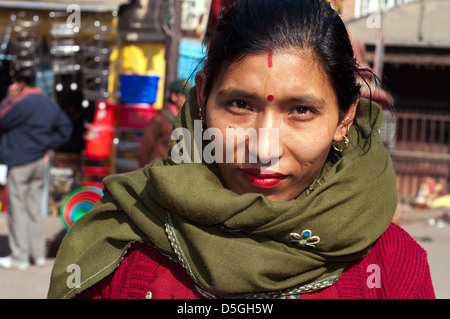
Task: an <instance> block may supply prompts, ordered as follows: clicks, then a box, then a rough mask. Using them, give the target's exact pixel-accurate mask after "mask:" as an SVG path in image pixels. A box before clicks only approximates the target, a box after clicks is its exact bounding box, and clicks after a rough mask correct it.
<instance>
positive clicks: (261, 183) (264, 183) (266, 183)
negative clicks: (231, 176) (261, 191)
mask: <svg viewBox="0 0 450 319" xmlns="http://www.w3.org/2000/svg"><path fill="white" fill-rule="evenodd" d="M240 172H241V174H242V176H244V177H245V178H246V179H247V180H248V181H249V182H250V183H251V184H252V185H254V186H256V187H260V188H271V187H274V186H276V185H278V184H279V183H281V182H282V181H283V180H284V179H286V178H287V176H286V175H283V174H280V173H276V172H269V171H263V172H264V174H263V173H262V172H261V169H259V168H256V169H255V168H248V169H241V170H240Z"/></svg>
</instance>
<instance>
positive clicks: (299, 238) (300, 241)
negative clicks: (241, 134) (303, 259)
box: [288, 229, 320, 248]
mask: <svg viewBox="0 0 450 319" xmlns="http://www.w3.org/2000/svg"><path fill="white" fill-rule="evenodd" d="M311 235H312V232H311V231H310V230H309V229H306V230H304V231H302V234H301V235H299V234H298V233H291V234H290V237H291V239H290V240H289V241H288V243H289V244H295V245H302V246H305V247H307V248H316V246H314V245H315V244H318V243H319V242H320V237H319V236H311Z"/></svg>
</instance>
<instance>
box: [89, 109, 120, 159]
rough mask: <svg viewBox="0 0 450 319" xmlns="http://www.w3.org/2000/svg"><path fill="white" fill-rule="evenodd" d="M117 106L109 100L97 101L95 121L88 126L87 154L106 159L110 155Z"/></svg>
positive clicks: (90, 157) (91, 156) (92, 157)
mask: <svg viewBox="0 0 450 319" xmlns="http://www.w3.org/2000/svg"><path fill="white" fill-rule="evenodd" d="M115 112H116V106H115V105H114V104H111V103H109V102H105V101H99V102H97V103H96V111H95V116H94V121H93V123H92V124H90V125H88V126H87V131H86V134H85V140H86V149H85V156H86V158H88V159H99V160H104V159H106V158H107V157H108V156H109V152H110V147H111V143H112V138H113V133H114V119H115Z"/></svg>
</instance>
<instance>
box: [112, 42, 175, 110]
mask: <svg viewBox="0 0 450 319" xmlns="http://www.w3.org/2000/svg"><path fill="white" fill-rule="evenodd" d="M165 55H166V47H165V44H164V43H159V42H124V43H123V44H122V45H121V47H120V48H115V49H114V50H113V51H112V53H111V55H110V63H111V67H110V68H111V70H110V77H109V81H108V83H109V87H108V91H109V92H110V94H111V96H113V97H114V98H115V99H117V102H119V101H118V98H117V95H116V93H117V92H119V91H120V89H119V88H120V87H118V76H119V75H120V74H137V75H157V76H159V78H160V79H159V82H158V92H157V96H156V102H155V104H154V107H155V108H157V109H161V108H162V106H163V104H164V83H165V74H166V60H165Z"/></svg>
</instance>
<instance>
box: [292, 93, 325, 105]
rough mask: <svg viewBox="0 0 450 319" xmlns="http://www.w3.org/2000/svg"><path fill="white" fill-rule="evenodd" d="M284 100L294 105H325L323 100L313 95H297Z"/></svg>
mask: <svg viewBox="0 0 450 319" xmlns="http://www.w3.org/2000/svg"><path fill="white" fill-rule="evenodd" d="M286 100H287V101H290V102H294V103H301V104H307V105H314V106H324V105H325V104H326V103H325V100H324V99H322V98H320V97H317V96H314V95H298V96H293V97H290V98H287V99H286Z"/></svg>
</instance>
